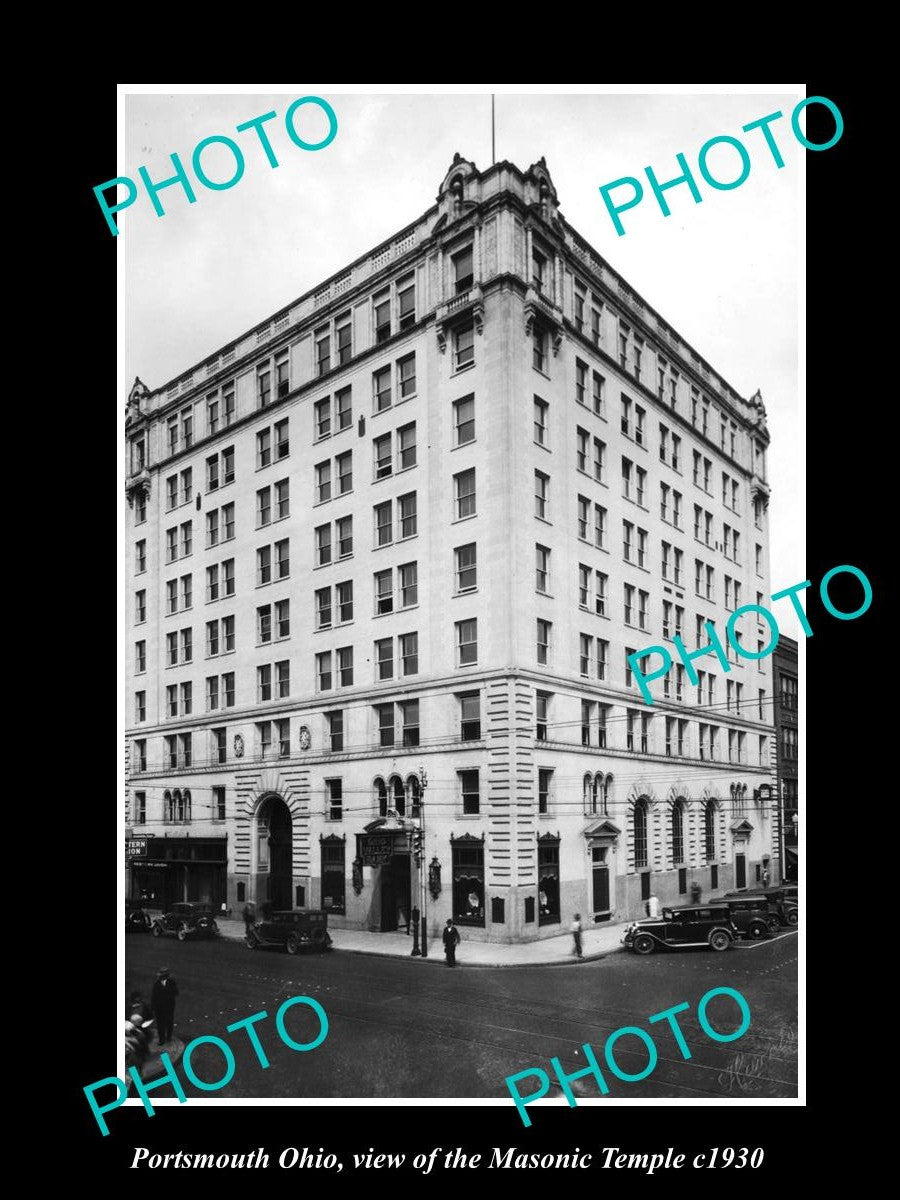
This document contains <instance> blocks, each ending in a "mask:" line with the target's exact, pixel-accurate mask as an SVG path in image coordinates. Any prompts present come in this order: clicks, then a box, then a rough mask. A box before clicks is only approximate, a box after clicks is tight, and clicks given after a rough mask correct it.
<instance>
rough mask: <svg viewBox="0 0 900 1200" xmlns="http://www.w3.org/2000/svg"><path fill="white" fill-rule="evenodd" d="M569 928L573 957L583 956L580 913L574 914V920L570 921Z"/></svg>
mask: <svg viewBox="0 0 900 1200" xmlns="http://www.w3.org/2000/svg"><path fill="white" fill-rule="evenodd" d="M569 928H570V929H571V930H572V938H573V941H574V945H573V946H572V950H573V951H574V954H575V957H576V958H583V957H584V955H583V954H582V953H581V913H576V914H575V920H574V921H573V922H572V924H571V925H570V926H569Z"/></svg>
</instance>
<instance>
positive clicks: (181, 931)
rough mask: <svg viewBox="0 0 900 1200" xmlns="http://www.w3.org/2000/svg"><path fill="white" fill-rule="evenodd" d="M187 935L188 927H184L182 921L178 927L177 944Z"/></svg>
mask: <svg viewBox="0 0 900 1200" xmlns="http://www.w3.org/2000/svg"><path fill="white" fill-rule="evenodd" d="M187 935H188V927H187V925H185V923H184V921H182V922H181V924H180V925H179V926H178V940H179V942H183V941H184V939H185V938H186V937H187Z"/></svg>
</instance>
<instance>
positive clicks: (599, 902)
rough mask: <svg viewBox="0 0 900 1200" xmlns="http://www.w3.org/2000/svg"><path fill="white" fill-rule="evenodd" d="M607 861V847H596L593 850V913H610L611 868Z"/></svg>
mask: <svg viewBox="0 0 900 1200" xmlns="http://www.w3.org/2000/svg"><path fill="white" fill-rule="evenodd" d="M606 859H607V848H606V847H605V846H594V847H593V848H592V849H591V865H592V894H591V911H592V912H593V913H608V912H609V866H608V864H607V861H606Z"/></svg>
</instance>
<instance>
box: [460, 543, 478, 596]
mask: <svg viewBox="0 0 900 1200" xmlns="http://www.w3.org/2000/svg"><path fill="white" fill-rule="evenodd" d="M454 554H455V557H456V590H457V592H471V591H474V590H475V587H476V586H477V563H476V543H475V542H470V543H469V544H468V545H466V546H457V548H456V550H455V551H454Z"/></svg>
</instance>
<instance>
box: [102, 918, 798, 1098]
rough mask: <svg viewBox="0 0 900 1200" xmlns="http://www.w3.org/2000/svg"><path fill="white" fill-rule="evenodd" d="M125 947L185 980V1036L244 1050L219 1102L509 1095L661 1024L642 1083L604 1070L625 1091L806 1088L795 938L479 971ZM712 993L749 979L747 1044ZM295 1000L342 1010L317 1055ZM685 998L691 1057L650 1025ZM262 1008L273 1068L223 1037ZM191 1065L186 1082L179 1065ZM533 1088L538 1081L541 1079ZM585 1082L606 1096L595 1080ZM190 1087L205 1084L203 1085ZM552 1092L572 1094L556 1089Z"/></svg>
mask: <svg viewBox="0 0 900 1200" xmlns="http://www.w3.org/2000/svg"><path fill="white" fill-rule="evenodd" d="M126 955H127V959H126V989H127V990H128V991H130V990H131V989H140V990H142V991H143V992H144V994H145V995H149V993H150V988H151V985H152V982H153V978H154V976H155V973H156V970H157V968H158V967H159V966H161V965H163V964H165V965H167V966H168V967H169V968H170V969H171V971H172V973H173V975H174V976H175V977H176V979H177V980H178V984H179V987H180V989H181V995H180V998H179V1004H178V1010H177V1012H176V1019H175V1031H176V1034H177V1035H179V1036H180V1037H182V1038H183V1039H184V1040H185V1041H186V1042H187V1041H190V1040H191V1038H194V1037H198V1036H201V1035H207V1034H214V1035H217V1036H221V1037H223V1038H224V1039H225V1040H226V1041H227V1042H228V1043H229V1045H230V1046H231V1047H232V1049H233V1050H234V1053H235V1058H236V1069H235V1074H234V1079H233V1080H232V1082H231V1083H230V1084H229V1085H228V1086H227V1087H226V1088H224V1089H222V1090H221V1091H219V1092H217V1093H215V1095H216V1096H220V1097H225V1096H233V1097H238V1096H244V1097H259V1098H264V1097H269V1096H281V1097H290V1096H298V1097H299V1096H322V1097H332V1096H333V1097H346V1098H356V1097H378V1096H383V1097H416V1096H460V1097H477V1096H484V1097H488V1096H497V1097H501V1096H502V1097H508V1092H507V1089H506V1085H505V1083H504V1079H505V1077H506V1076H507V1075H510V1074H514V1073H515V1072H517V1071H523V1070H526V1069H527V1068H529V1067H541V1068H543V1069H545V1070H547V1072H548V1073H549V1074H550V1076H551V1078H553V1072H552V1068H551V1067H550V1066H549V1060H550V1058H551V1057H552V1056H554V1055H555V1056H558V1058H559V1059H560V1061H561V1063H562V1065H563V1067H564V1069H567V1070H568V1071H570V1072H571V1071H576V1070H578V1069H579V1068H580V1067H583V1066H584V1065H585V1060H584V1056H583V1054H582V1053H581V1050H580V1047H581V1045H582V1043H584V1042H588V1043H590V1044H591V1045H592V1046H593V1047H594V1049H595V1053H596V1055H597V1059H598V1061H599V1062H600V1063H601V1064H603V1045H604V1042H605V1040H606V1038H607V1037H608V1036H609V1034H610V1033H611V1032H613V1031H614V1030H616V1029H619V1028H620V1027H622V1026H625V1025H636V1026H639V1027H641V1028H643V1029H646V1030H648V1032H652V1036H653V1038H654V1041H655V1042H656V1045H657V1049H658V1051H659V1061H658V1063H657V1066H656V1068H655V1070H654V1071H653V1073H652V1074H651V1075H649V1076H648V1077H647V1079H645V1080H643V1081H642V1082H638V1083H626V1082H622V1081H619V1080H617V1079H615V1078H614V1077H613V1076H612V1074H611V1072H609V1071H608V1070H606V1069H605V1068H604V1075H605V1076H606V1078H607V1082H608V1083H609V1085H610V1094H611V1095H612V1096H614V1097H621V1098H637V1097H642V1096H644V1097H679V1098H686V1099H701V1098H703V1097H711V1096H731V1097H734V1098H747V1099H763V1098H767V1097H790V1096H795V1095H796V1094H797V1037H796V1035H797V1017H796V1008H797V934H796V933H787V934H782V935H781V936H779V937H778V938H776V939H774V940H772V941H763V942H753V943H743V944H741V945H739V946H736V947H734V948H732V949H731V950H729V951H727V952H725V953H722V954H714V953H712V952H710V951H708V950H698V951H692V950H689V951H681V952H659V953H656V954H653V955H650V956H648V957H645V958H640V957H636V956H634V955H632V954H630V953H618V954H612V955H610V956H608V957H606V958H604V959H601V960H598V961H596V962H586V963H581V964H573V965H571V966H564V967H559V966H557V967H552V966H550V967H540V966H535V967H531V966H528V967H520V968H518V967H517V968H506V969H497V968H489V967H485V968H472V967H470V968H468V969H467V967H466V965H465V961H464V960H463V962H462V963H461V965H460V966H459V967H458V968H457V969H456V970H455V971H451V970H449V969H447V968H445V967H441V968H437V967H429V966H427V965H423V964H421V963H416V962H410V961H407V960H403V959H399V960H393V959H383V958H375V957H370V956H364V955H357V954H350V953H343V954H342V953H341V952H339V951H336V952H333V953H331V954H326V955H309V956H298V957H296V958H295V957H291V956H288V955H286V954H283V953H279V952H277V951H257V952H251V951H249V950H247V949H246V948H245V947H244V946H243V945H241V944H240V943H236V942H225V941H217V942H204V941H197V942H183V943H182V942H177V941H175V940H174V939H172V940H170V939H166V940H157V939H155V938H151V937H145V936H131V937H129V938H128V941H127V946H126ZM714 987H732V988H735V989H736V990H737V991H739V992H741V994H742V995H743V996H744V997H745V998H746V1000H747V1002H748V1004H749V1005H750V1009H751V1014H752V1021H751V1026H750V1029H749V1030H748V1032H747V1033H745V1034H744V1035H743V1036H742V1037H741V1038H740V1039H739V1040H737V1041H735V1042H734V1043H730V1044H719V1043H715V1042H713V1041H711V1040H710V1039H709V1038H708V1037H707V1035H706V1034H705V1033H704V1032H703V1031H702V1029H701V1028H700V1025H699V1023H698V1020H697V1003H698V1001H699V1000H700V997H701V996H702V995H703V994H704V993H705V992H707V991H708V990H709V989H711V988H714ZM295 995H308V996H311V997H313V998H314V999H316V1000H317V1001H318V1002H319V1003H320V1004H321V1005H322V1006H323V1007H324V1009H325V1011H326V1013H327V1014H328V1020H329V1031H328V1036H327V1038H326V1040H325V1041H324V1042H323V1043H322V1045H321V1046H319V1047H318V1048H317V1049H316V1050H313V1051H309V1052H307V1053H299V1052H294V1051H291V1050H290V1049H289V1048H288V1047H286V1046H285V1045H284V1044H283V1043H282V1042H281V1040H280V1039H279V1037H278V1035H277V1033H276V1031H275V1022H274V1017H275V1012H276V1011H277V1009H278V1006H279V1005H280V1004H281V1003H282V1002H283V1001H284V1000H286V999H287V998H288V997H290V996H295ZM685 1000H686V1001H688V1003H689V1004H690V1009H689V1010H686V1011H684V1012H683V1013H680V1014H679V1015H678V1021H679V1024H680V1026H681V1028H682V1030H683V1032H684V1035H685V1038H686V1040H687V1043H688V1046H689V1047H690V1049H691V1051H692V1055H693V1057H692V1058H691V1059H690V1060H689V1061H684V1060H683V1058H682V1055H681V1052H680V1050H679V1049H678V1047H677V1045H676V1043H675V1040H674V1037H673V1035H672V1033H671V1031H670V1030H669V1027H668V1024H667V1023H666V1022H665V1021H663V1022H662V1023H659V1024H656V1025H654V1026H652V1027H651V1026H649V1024H648V1018H649V1016H650V1015H651V1014H653V1013H655V1012H659V1011H661V1010H663V1009H666V1008H670V1007H672V1006H673V1005H676V1004H678V1003H680V1002H682V1001H685ZM719 1006H721V1007H719ZM261 1009H265V1011H266V1012H267V1013H268V1014H269V1017H268V1018H267V1019H266V1020H265V1021H264V1022H261V1023H259V1024H258V1025H257V1026H256V1028H257V1030H258V1031H259V1034H260V1040H261V1041H262V1043H263V1046H264V1047H265V1049H266V1053H267V1054H268V1057H269V1059H270V1062H271V1067H270V1068H269V1069H268V1070H264V1069H263V1068H262V1067H261V1066H260V1064H259V1062H258V1060H257V1058H256V1054H255V1053H254V1051H253V1050H252V1049H251V1047H250V1045H249V1042H248V1040H247V1036H246V1034H245V1033H242V1032H240V1031H239V1032H236V1033H231V1034H229V1033H226V1032H225V1027H226V1026H227V1025H228V1024H230V1023H232V1022H234V1021H236V1020H239V1019H240V1018H241V1017H245V1016H248V1015H250V1014H251V1013H254V1012H257V1011H259V1010H261ZM708 1016H709V1018H710V1020H711V1022H712V1024H713V1025H714V1027H717V1028H719V1029H721V1030H722V1031H723V1032H727V1031H728V1030H730V1029H734V1028H736V1026H737V1022H738V1014H737V1009H736V1006H735V1005H734V1003H733V1002H732V1001H730V1000H729V999H727V998H718V999H716V1000H713V1001H711V1002H710V1006H709V1009H708ZM286 1026H287V1029H288V1032H289V1033H290V1034H291V1036H292V1037H293V1038H295V1040H297V1041H299V1042H302V1041H309V1040H312V1039H313V1038H314V1037H315V1036H316V1034H317V1032H318V1022H317V1020H316V1018H315V1016H314V1014H313V1013H312V1012H311V1011H310V1010H309V1009H308V1007H307V1006H298V1007H296V1008H294V1009H292V1010H291V1011H290V1012H289V1013H288V1015H287V1017H286ZM616 1058H617V1061H618V1062H619V1064H620V1066H621V1068H622V1069H623V1070H624V1071H628V1072H631V1073H635V1074H636V1073H639V1072H640V1071H641V1070H642V1068H643V1067H644V1066H645V1064H646V1062H647V1052H646V1049H645V1048H644V1046H643V1045H642V1044H641V1042H640V1041H639V1040H638V1039H637V1037H635V1036H626V1037H623V1038H622V1039H621V1040H620V1041H618V1042H617V1044H616ZM193 1067H194V1069H195V1070H196V1072H197V1074H198V1075H199V1076H200V1077H201V1078H205V1079H210V1080H215V1079H218V1078H219V1077H220V1076H221V1074H222V1070H223V1067H222V1056H221V1053H220V1052H219V1051H218V1050H216V1049H215V1048H210V1047H207V1046H204V1047H201V1048H198V1050H197V1052H196V1053H195V1054H194V1056H193ZM179 1075H180V1077H181V1078H182V1079H183V1078H184V1076H183V1071H182V1070H181V1069H179ZM522 1088H523V1091H526V1090H528V1089H529V1081H525V1082H523V1084H522ZM573 1090H574V1091H575V1093H576V1095H579V1096H582V1095H583V1096H596V1095H597V1094H598V1093H597V1089H596V1085H595V1084H591V1083H590V1081H588V1082H587V1083H586V1082H585V1081H584V1080H579V1081H578V1082H577V1083H575V1084H574V1085H573ZM186 1092H187V1095H188V1097H190V1096H191V1095H201V1094H203V1093H200V1092H199V1091H196V1090H194V1089H192V1088H191V1087H190V1086H189V1085H186ZM157 1094H158V1095H163V1094H165V1093H163V1092H159V1093H157ZM553 1094H555V1095H557V1096H558V1095H560V1091H559V1088H558V1086H555V1087H554V1090H553V1092H551V1095H553ZM510 1103H511V1101H510Z"/></svg>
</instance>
